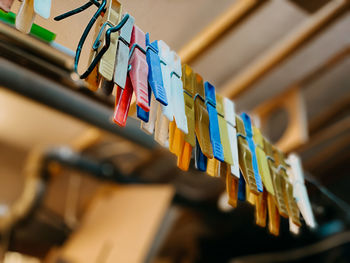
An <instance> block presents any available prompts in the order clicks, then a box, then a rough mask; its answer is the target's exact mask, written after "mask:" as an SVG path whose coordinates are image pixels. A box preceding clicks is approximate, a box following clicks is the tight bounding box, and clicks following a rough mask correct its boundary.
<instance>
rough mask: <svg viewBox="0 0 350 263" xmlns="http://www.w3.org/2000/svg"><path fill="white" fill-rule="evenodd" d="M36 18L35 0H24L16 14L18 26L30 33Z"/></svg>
mask: <svg viewBox="0 0 350 263" xmlns="http://www.w3.org/2000/svg"><path fill="white" fill-rule="evenodd" d="M34 18H35V12H34V0H23V2H22V4H21V7H20V8H19V10H18V13H17V16H16V28H17V29H18V30H19V31H21V32H23V33H25V34H28V33H29V32H30V29H31V28H32V25H33V22H34Z"/></svg>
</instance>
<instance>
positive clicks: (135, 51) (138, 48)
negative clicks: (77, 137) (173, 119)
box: [113, 25, 150, 126]
mask: <svg viewBox="0 0 350 263" xmlns="http://www.w3.org/2000/svg"><path fill="white" fill-rule="evenodd" d="M117 63H118V62H117ZM133 92H135V95H136V105H137V106H139V107H140V108H142V109H143V110H144V111H146V112H149V110H150V106H149V96H148V65H147V60H146V38H145V33H144V32H143V31H142V30H141V29H140V28H139V27H137V26H136V25H134V27H133V30H132V35H131V41H130V50H129V68H128V76H127V78H126V83H125V87H124V89H123V88H122V87H120V86H118V88H117V94H116V105H115V110H114V118H113V120H114V122H115V123H116V124H118V125H119V126H125V124H126V120H127V116H128V112H129V107H130V102H131V98H132V94H133Z"/></svg>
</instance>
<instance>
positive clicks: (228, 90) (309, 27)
mask: <svg viewBox="0 0 350 263" xmlns="http://www.w3.org/2000/svg"><path fill="white" fill-rule="evenodd" d="M348 7H349V0H333V1H331V2H329V3H328V4H327V5H325V6H324V7H323V8H322V9H320V10H319V11H318V12H317V13H315V14H314V15H312V16H310V17H309V18H307V19H306V21H305V22H303V23H301V25H300V26H298V27H297V28H295V29H294V30H292V32H290V33H289V34H288V35H287V36H286V37H284V38H283V39H282V40H281V41H280V42H278V43H277V44H275V45H274V46H272V47H271V48H270V49H268V50H267V51H266V52H265V53H263V54H262V55H261V56H259V57H258V58H257V59H256V60H255V61H254V62H253V63H252V64H251V65H249V66H248V67H246V68H245V69H243V71H242V72H241V73H239V74H238V76H235V77H234V78H233V79H232V80H230V81H228V83H227V84H226V85H225V86H224V87H223V89H222V94H224V95H225V96H227V97H230V98H235V97H237V96H238V95H240V94H242V93H243V92H245V91H247V90H248V89H249V88H250V87H251V86H252V85H253V84H254V83H256V82H257V81H258V80H259V79H261V78H262V77H263V76H264V75H266V74H267V73H268V72H270V71H271V70H272V69H273V68H275V67H276V66H277V65H278V64H279V63H280V62H282V61H283V60H285V59H286V58H287V57H289V56H290V55H292V54H293V53H294V52H295V51H296V50H297V49H298V48H300V47H301V46H302V45H303V44H305V43H306V42H307V41H309V40H310V39H312V38H313V37H315V36H316V35H317V34H318V33H319V32H321V31H322V30H323V29H324V28H325V27H326V26H328V25H329V24H331V22H333V21H334V20H335V19H336V18H338V17H339V16H340V15H341V14H343V13H345V11H347V8H348Z"/></svg>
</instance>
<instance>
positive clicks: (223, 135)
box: [207, 94, 233, 177]
mask: <svg viewBox="0 0 350 263" xmlns="http://www.w3.org/2000/svg"><path fill="white" fill-rule="evenodd" d="M216 111H217V113H218V124H219V130H220V140H221V144H222V146H223V151H224V160H225V163H228V164H230V165H232V164H233V160H232V154H231V148H230V141H229V138H228V129H227V123H226V120H225V110H224V102H223V97H222V96H220V95H219V94H216ZM220 163H223V162H220V161H219V160H217V159H215V158H213V159H209V160H208V164H207V174H209V175H210V176H214V177H220V174H221V169H220V168H221V166H223V165H221V164H220ZM225 166H226V165H225Z"/></svg>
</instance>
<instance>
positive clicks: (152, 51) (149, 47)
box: [146, 33, 168, 106]
mask: <svg viewBox="0 0 350 263" xmlns="http://www.w3.org/2000/svg"><path fill="white" fill-rule="evenodd" d="M158 52H159V49H158V42H157V41H153V42H152V43H151V41H150V38H149V33H147V34H146V59H147V64H148V83H149V85H150V86H151V89H152V91H153V94H154V97H155V98H156V100H157V101H159V102H160V103H161V104H163V105H164V106H167V105H168V99H167V96H166V93H165V89H164V85H163V77H162V70H161V67H160V58H159V55H158Z"/></svg>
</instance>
